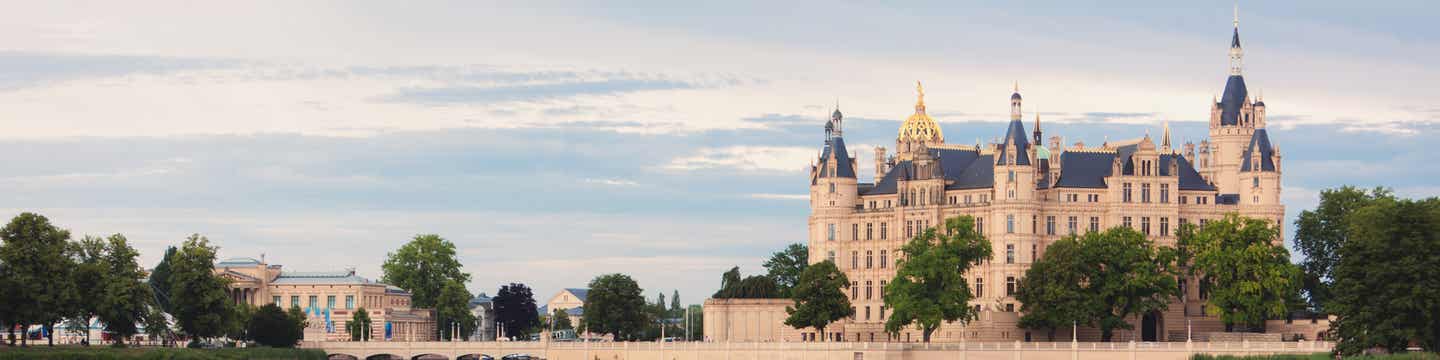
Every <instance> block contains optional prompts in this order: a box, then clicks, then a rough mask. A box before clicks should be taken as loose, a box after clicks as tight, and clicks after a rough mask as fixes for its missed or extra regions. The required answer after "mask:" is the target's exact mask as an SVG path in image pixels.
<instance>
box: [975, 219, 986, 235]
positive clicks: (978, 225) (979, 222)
mask: <svg viewBox="0 0 1440 360" xmlns="http://www.w3.org/2000/svg"><path fill="white" fill-rule="evenodd" d="M975 232H978V233H980V234H985V218H983V217H976V218H975Z"/></svg>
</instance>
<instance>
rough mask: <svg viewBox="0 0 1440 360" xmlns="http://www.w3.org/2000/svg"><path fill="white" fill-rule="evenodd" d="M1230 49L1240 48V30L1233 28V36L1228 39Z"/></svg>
mask: <svg viewBox="0 0 1440 360" xmlns="http://www.w3.org/2000/svg"><path fill="white" fill-rule="evenodd" d="M1230 47H1232V48H1238V47H1240V28H1238V27H1237V28H1235V35H1234V36H1231V37H1230Z"/></svg>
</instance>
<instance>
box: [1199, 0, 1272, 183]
mask: <svg viewBox="0 0 1440 360" xmlns="http://www.w3.org/2000/svg"><path fill="white" fill-rule="evenodd" d="M1232 24H1233V26H1234V27H1233V28H1232V32H1231V36H1230V51H1229V58H1230V75H1229V77H1228V78H1227V79H1226V81H1225V90H1224V93H1222V94H1221V95H1220V98H1219V99H1218V100H1212V102H1211V105H1210V134H1209V135H1210V138H1209V143H1208V144H1206V143H1204V142H1202V143H1201V146H1200V147H1201V149H1200V153H1201V154H1200V156H1201V159H1200V161H1199V164H1201V169H1200V171H1201V174H1202V175H1204V176H1205V178H1206V179H1208V180H1210V182H1212V183H1214V184H1215V187H1216V188H1218V190H1219V192H1220V194H1222V195H1223V194H1239V193H1240V190H1241V180H1240V174H1239V172H1240V168H1241V166H1242V165H1243V164H1242V163H1243V160H1244V159H1243V158H1242V157H1243V156H1244V154H1243V152H1245V150H1246V148H1247V146H1248V145H1249V144H1250V143H1251V142H1252V138H1253V137H1255V136H1257V131H1256V130H1257V129H1263V128H1264V125H1263V124H1264V123H1265V121H1264V119H1263V118H1262V117H1263V116H1264V115H1265V112H1264V111H1263V108H1264V104H1263V103H1261V104H1259V105H1260V106H1258V107H1257V106H1256V104H1255V103H1253V102H1252V100H1251V98H1250V94H1249V90H1248V89H1247V88H1246V86H1245V76H1244V73H1243V64H1244V54H1245V52H1244V49H1243V48H1241V46H1240V18H1239V11H1238V8H1237V11H1236V16H1235V19H1234V20H1233V22H1232ZM1257 108H1260V109H1261V111H1258V112H1257V111H1256V109H1257ZM1260 133H1261V134H1259V135H1258V136H1264V134H1263V131H1260ZM1267 143H1268V141H1267Z"/></svg>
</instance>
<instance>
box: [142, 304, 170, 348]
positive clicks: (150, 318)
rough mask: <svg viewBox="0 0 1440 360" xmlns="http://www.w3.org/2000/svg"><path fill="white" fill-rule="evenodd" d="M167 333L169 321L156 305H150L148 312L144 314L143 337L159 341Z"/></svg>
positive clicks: (168, 331)
mask: <svg viewBox="0 0 1440 360" xmlns="http://www.w3.org/2000/svg"><path fill="white" fill-rule="evenodd" d="M169 333H170V320H168V319H166V318H165V312H164V311H162V310H160V307H159V306H158V305H153V303H152V305H151V306H150V309H149V311H147V312H146V313H145V336H146V337H148V338H150V340H152V341H153V340H155V339H161V338H163V337H165V335H166V334H169ZM162 343H163V342H162Z"/></svg>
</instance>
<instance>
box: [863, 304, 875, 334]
mask: <svg viewBox="0 0 1440 360" xmlns="http://www.w3.org/2000/svg"><path fill="white" fill-rule="evenodd" d="M865 320H870V306H869V305H866V306H865ZM872 336H873V334H872Z"/></svg>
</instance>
